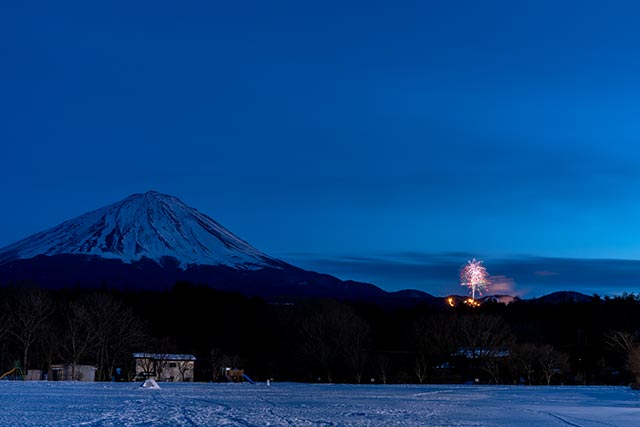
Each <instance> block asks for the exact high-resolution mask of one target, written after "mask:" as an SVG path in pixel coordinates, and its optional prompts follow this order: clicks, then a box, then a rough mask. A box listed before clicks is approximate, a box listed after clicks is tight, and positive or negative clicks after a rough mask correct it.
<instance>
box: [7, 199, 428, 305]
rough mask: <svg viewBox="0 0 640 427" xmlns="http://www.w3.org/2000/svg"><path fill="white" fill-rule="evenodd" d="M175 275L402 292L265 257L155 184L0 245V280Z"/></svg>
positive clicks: (294, 290)
mask: <svg viewBox="0 0 640 427" xmlns="http://www.w3.org/2000/svg"><path fill="white" fill-rule="evenodd" d="M181 281H188V282H191V283H201V284H206V285H208V286H210V287H213V288H215V289H219V290H227V291H238V292H241V293H244V294H247V295H258V296H262V297H268V298H270V297H281V296H286V297H290V296H294V297H297V296H320V297H334V298H348V299H372V300H381V299H382V300H387V299H390V298H391V299H404V298H405V297H404V296H402V294H401V293H389V292H386V291H384V290H382V289H380V288H378V287H377V286H374V285H371V284H367V283H360V282H353V281H343V280H340V279H337V278H335V277H333V276H330V275H326V274H320V273H316V272H312V271H307V270H303V269H300V268H298V267H295V266H293V265H290V264H288V263H286V262H284V261H281V260H278V259H276V258H273V257H270V256H269V255H267V254H265V253H263V252H261V251H259V250H258V249H256V248H254V247H253V246H251V245H250V244H249V243H247V242H246V241H244V240H242V239H240V238H239V237H237V236H235V235H234V234H233V233H231V232H230V231H229V230H227V229H226V228H224V227H223V226H222V225H220V224H219V223H217V222H216V221H215V220H213V219H212V218H210V217H209V216H207V215H205V214H203V213H201V212H199V211H198V210H196V209H194V208H191V207H189V206H187V205H186V204H185V203H184V202H182V201H181V200H180V199H178V198H176V197H173V196H169V195H166V194H161V193H158V192H155V191H149V192H147V193H144V194H134V195H131V196H129V197H127V198H125V199H124V200H121V201H119V202H117V203H114V204H112V205H109V206H106V207H103V208H101V209H97V210H94V211H92V212H88V213H86V214H84V215H81V216H79V217H77V218H73V219H71V220H68V221H65V222H63V223H62V224H60V225H58V226H56V227H53V228H51V229H49V230H45V231H42V232H39V233H37V234H34V235H32V236H30V237H27V238H25V239H23V240H20V241H18V242H16V243H14V244H11V245H9V246H7V247H4V248H1V249H0V285H7V284H22V283H31V284H36V285H38V286H41V287H44V288H65V287H87V288H95V287H110V288H119V289H137V290H163V289H167V288H170V287H171V286H173V285H174V284H175V283H176V282H181ZM427 296H429V295H428V294H425V296H423V298H425V297H427Z"/></svg>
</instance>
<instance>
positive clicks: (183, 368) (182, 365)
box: [176, 359, 194, 381]
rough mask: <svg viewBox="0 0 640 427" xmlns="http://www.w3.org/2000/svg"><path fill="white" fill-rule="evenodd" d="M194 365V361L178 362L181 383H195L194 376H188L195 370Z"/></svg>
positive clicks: (183, 360)
mask: <svg viewBox="0 0 640 427" xmlns="http://www.w3.org/2000/svg"><path fill="white" fill-rule="evenodd" d="M193 364H194V361H193V360H188V359H182V360H176V367H177V368H178V372H180V381H193V377H192V376H187V374H188V373H189V372H191V371H192V370H193Z"/></svg>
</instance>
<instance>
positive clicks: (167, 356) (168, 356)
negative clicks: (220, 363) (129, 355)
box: [133, 353, 196, 360]
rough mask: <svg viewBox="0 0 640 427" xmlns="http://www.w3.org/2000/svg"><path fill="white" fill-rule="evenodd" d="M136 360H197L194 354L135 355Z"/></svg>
mask: <svg viewBox="0 0 640 427" xmlns="http://www.w3.org/2000/svg"><path fill="white" fill-rule="evenodd" d="M133 358H134V359H154V360H196V357H195V356H194V355H193V354H172V353H133Z"/></svg>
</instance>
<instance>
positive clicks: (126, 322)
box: [83, 294, 145, 381]
mask: <svg viewBox="0 0 640 427" xmlns="http://www.w3.org/2000/svg"><path fill="white" fill-rule="evenodd" d="M83 303H84V304H86V307H87V310H88V313H89V314H90V319H89V322H90V325H91V327H92V329H93V331H94V333H95V340H96V342H95V344H96V346H95V358H96V362H97V365H98V372H97V375H96V378H98V380H102V381H106V380H109V379H110V377H111V374H112V372H113V370H114V368H115V363H116V361H117V360H123V359H124V358H128V357H130V354H129V353H130V351H131V349H132V348H133V347H134V346H139V345H140V343H141V342H142V341H143V340H144V338H145V334H144V327H143V324H142V322H141V321H140V320H139V319H138V318H137V317H136V316H135V315H134V314H133V312H132V311H131V309H129V308H127V307H125V306H124V305H123V304H122V302H121V301H119V300H117V299H115V298H113V297H111V296H109V295H105V294H92V295H89V296H88V297H87V298H86V299H85V300H84V301H83Z"/></svg>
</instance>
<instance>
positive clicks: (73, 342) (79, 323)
mask: <svg viewBox="0 0 640 427" xmlns="http://www.w3.org/2000/svg"><path fill="white" fill-rule="evenodd" d="M62 316H63V319H64V333H63V341H62V346H61V350H62V354H63V356H64V357H65V358H66V359H67V360H69V361H71V377H72V378H73V379H74V380H77V375H76V368H77V366H78V363H80V361H81V360H82V359H83V358H84V357H86V356H88V355H89V354H90V352H91V351H92V350H94V348H95V345H96V335H95V331H94V329H93V326H92V322H91V313H89V308H88V307H87V304H86V302H83V301H72V302H69V303H68V304H67V305H66V306H65V308H64V310H63V313H62Z"/></svg>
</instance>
